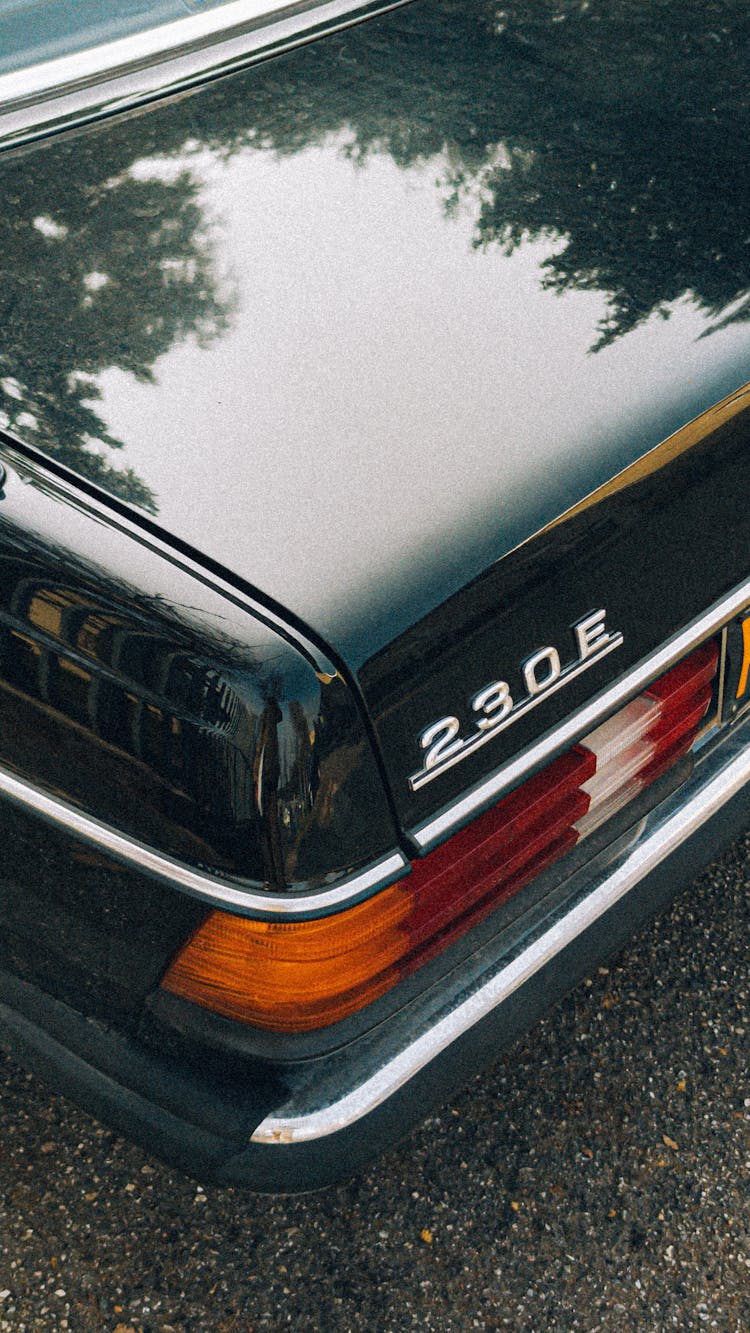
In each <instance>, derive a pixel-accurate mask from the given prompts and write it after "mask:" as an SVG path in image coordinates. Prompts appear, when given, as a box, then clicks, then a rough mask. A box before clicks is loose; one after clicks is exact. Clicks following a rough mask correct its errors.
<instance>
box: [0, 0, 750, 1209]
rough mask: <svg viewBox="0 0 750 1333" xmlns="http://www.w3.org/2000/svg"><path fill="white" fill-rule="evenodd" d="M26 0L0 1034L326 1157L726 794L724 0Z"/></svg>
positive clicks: (741, 313)
mask: <svg viewBox="0 0 750 1333" xmlns="http://www.w3.org/2000/svg"><path fill="white" fill-rule="evenodd" d="M47 8H48V11H49V13H50V14H52V13H53V11H54V12H55V22H57V23H58V28H55V29H54V31H53V29H52V28H51V27H50V28H44V29H42V28H40V26H39V24H38V22H37V26H36V27H34V26H33V24H32V26H31V27H30V28H29V27H28V26H27V28H25V29H24V30H23V32H24V34H25V36H24V38H23V40H24V41H26V42H28V51H26V54H25V55H24V52H23V51H22V50H21V38H19V37H15V38H14V37H13V33H16V34H18V33H19V32H20V31H21V29H20V28H19V27H18V26H16V28H13V27H12V25H13V24H14V23H15V24H16V25H18V24H19V23H20V22H21V20H22V19H23V16H24V14H25V15H26V18H27V19H28V16H29V14H34V13H35V12H36V10H38V11H39V12H42V9H43V7H42V9H40V8H39V7H38V6H37V7H36V10H32V9H28V8H26V9H24V7H23V6H21V7H20V8H19V7H18V6H11V7H4V6H3V5H2V3H1V2H0V37H2V34H3V24H5V25H6V30H5V42H4V43H2V42H0V50H2V51H3V52H5V53H6V54H5V55H3V56H0V150H2V151H0V180H1V181H2V196H3V200H4V208H3V211H2V217H1V219H0V228H2V241H1V243H0V273H1V280H0V428H1V429H0V457H1V459H2V464H3V468H4V472H3V485H2V495H1V498H0V565H1V568H2V579H1V580H0V717H1V718H2V728H1V730H0V735H1V736H2V743H1V745H0V794H1V795H2V797H3V799H2V802H1V803H0V827H1V828H2V844H3V857H2V871H1V872H0V901H1V903H2V921H3V926H2V930H0V1040H2V1043H3V1045H4V1047H5V1048H6V1049H7V1050H9V1051H11V1052H12V1053H13V1054H14V1055H16V1056H18V1057H19V1058H20V1059H21V1060H22V1061H24V1062H25V1063H26V1064H27V1065H28V1066H29V1067H30V1068H32V1069H34V1070H36V1071H37V1072H39V1073H41V1074H42V1075H44V1076H45V1077H47V1078H49V1079H50V1080H51V1081H52V1082H53V1083H54V1085H55V1086H56V1087H58V1088H59V1089H61V1090H62V1091H64V1092H66V1093H68V1094H69V1095H70V1096H72V1097H73V1098H74V1099H75V1100H77V1101H78V1102H80V1103H81V1104H82V1105H85V1106H86V1107H88V1108H89V1109H90V1110H91V1111H92V1112H93V1113H94V1114H96V1115H97V1116H99V1117H101V1118H102V1119H104V1120H106V1121H107V1122H109V1123H110V1124H112V1125H114V1126H115V1127H117V1128H118V1129H121V1130H122V1131H123V1132H125V1133H127V1134H129V1135H130V1136H132V1137H133V1138H134V1139H136V1140H138V1141H139V1142H141V1143H143V1144H144V1145H146V1146H147V1147H148V1148H149V1149H151V1150H153V1151H155V1152H157V1153H159V1154H161V1155H163V1156H164V1157H165V1158H167V1159H168V1160H170V1161H172V1162H175V1163H177V1164H179V1165H180V1166H181V1167H183V1168H184V1169H186V1170H188V1171H190V1172H192V1173H194V1174H196V1175H199V1176H202V1177H204V1178H206V1177H209V1178H212V1179H215V1180H218V1181H224V1182H234V1183H241V1184H247V1185H249V1186H251V1187H253V1188H256V1189H261V1190H300V1189H309V1188H314V1187H316V1186H320V1185H323V1184H326V1183H328V1182H331V1181H335V1180H337V1179H339V1178H341V1177H343V1176H345V1175H347V1174H349V1173H351V1172H352V1171H354V1170H356V1169H357V1167H358V1166H359V1165H360V1164H361V1163H362V1162H363V1161H365V1160H366V1159H367V1158H368V1157H370V1156H371V1155H372V1154H373V1153H376V1152H377V1151H379V1150H381V1149H382V1148H383V1147H384V1146H385V1145H387V1144H389V1143H390V1142H392V1141H393V1140H394V1139H395V1138H396V1137H397V1136H398V1135H400V1134H402V1133H403V1132H404V1131H405V1130H406V1129H407V1128H408V1127H409V1126H410V1125H411V1124H413V1123H414V1122H415V1121H416V1120H418V1119H419V1118H420V1117H422V1116H423V1115H424V1114H426V1112H427V1111H428V1109H429V1108H431V1107H432V1106H433V1105H435V1104H436V1103H437V1102H438V1101H439V1100H440V1099H443V1098H445V1097H446V1096H448V1095H449V1094H450V1093H451V1091H452V1090H454V1089H456V1088H457V1087H459V1086H461V1084H462V1082H463V1081H464V1080H465V1079H466V1078H467V1077H468V1076H469V1075H470V1074H471V1073H472V1072H474V1071H475V1070H476V1069H477V1068H478V1067H479V1066H480V1065H481V1064H482V1063H484V1062H488V1061H490V1060H492V1059H493V1058H494V1057H495V1056H496V1054H497V1053H498V1051H499V1050H500V1049H501V1048H502V1047H503V1046H505V1045H507V1044H508V1043H509V1042H510V1041H512V1040H513V1038H514V1037H515V1036H517V1035H518V1034H519V1033H520V1032H521V1031H522V1030H523V1029H524V1028H526V1027H527V1026H528V1025H529V1024H530V1023H531V1022H533V1021H534V1019H535V1018H536V1017H537V1016H538V1015H539V1014H540V1013H541V1012H543V1011H544V1009H546V1008H547V1007H548V1006H549V1005H550V1004H551V1003H552V1002H553V1001H554V999H555V998H556V997H557V996H559V995H560V994H562V993H563V992H564V991H565V990H566V989H568V988H570V987H571V986H573V985H574V984H575V983H576V982H577V981H578V980H579V979H580V978H581V977H583V976H585V975H586V974H587V972H588V971H589V970H590V969H591V968H592V966H594V965H595V964H596V963H597V962H601V961H602V960H603V959H605V958H606V957H607V956H609V955H610V954H612V953H613V952H615V951H616V950H617V949H618V948H620V946H621V944H622V943H623V941H625V940H626V939H627V938H628V937H629V935H630V934H631V933H632V931H633V930H634V929H635V928H636V927H637V926H638V925H639V924H640V923H641V922H643V921H645V920H647V919H649V917H650V916H652V915H653V914H654V913H655V912H656V911H657V910H658V909H659V908H660V907H661V906H662V905H663V904H664V903H665V902H666V901H667V900H668V899H669V897H670V896H671V895H672V894H673V893H674V891H675V890H676V888H677V887H678V886H679V884H680V883H681V882H682V881H683V880H684V879H685V878H686V877H688V876H690V875H692V874H694V873H695V872H696V871H697V870H698V869H699V867H700V866H701V865H703V864H704V863H705V862H706V861H707V860H708V859H709V858H710V857H711V856H713V855H714V853H715V852H716V851H717V850H718V849H719V848H720V847H721V846H723V845H724V843H725V842H726V841H727V840H728V839H730V838H731V837H733V836H734V835H736V833H738V832H739V831H740V830H741V829H742V828H743V827H745V825H746V823H747V816H748V806H749V796H748V781H750V714H749V713H748V712H747V711H746V710H747V705H748V704H750V516H749V513H748V502H747V495H748V492H749V487H750V448H749V447H748V439H749V435H748V431H749V427H750V410H749V409H750V387H749V386H748V381H750V372H749V371H748V365H750V327H748V322H747V315H748V311H749V310H750V302H749V300H748V291H750V229H749V226H750V224H749V221H748V219H749V218H750V208H748V205H749V204H750V187H749V186H748V184H747V176H746V173H745V171H744V163H743V162H742V161H741V160H740V159H739V157H738V152H737V147H736V145H737V144H738V143H742V142H744V131H745V129H746V127H747V122H748V119H749V112H748V104H747V97H746V89H747V50H748V41H747V39H748V35H749V34H748V28H749V27H750V20H749V19H748V17H747V15H746V14H745V13H744V12H743V11H739V10H738V9H737V8H736V7H735V6H732V5H730V4H717V5H713V6H706V8H705V12H703V11H702V12H701V13H699V14H696V13H691V14H690V16H689V17H688V16H686V15H685V13H684V7H682V6H679V5H677V4H672V3H665V4H661V5H658V6H655V5H653V4H651V3H648V4H647V3H635V4H632V5H629V6H627V9H626V11H624V12H623V11H621V7H620V6H619V5H615V4H614V3H608V2H607V0H593V2H592V4H590V5H587V6H581V5H579V4H578V3H575V4H574V3H572V0H555V3H553V4H551V5H545V6H544V7H541V6H537V7H534V6H532V7H531V9H529V7H528V6H524V5H520V4H510V5H506V6H505V8H504V9H503V10H502V11H499V10H497V9H496V8H495V7H494V6H492V5H490V4H488V3H487V2H486V0H477V2H476V3H469V4H461V5H458V4H455V3H453V2H452V0H414V3H412V4H409V5H399V6H391V7H384V6H381V7H380V12H376V7H372V6H370V7H368V8H361V9H359V10H355V9H353V8H351V7H346V6H342V5H325V4H323V5H320V6H317V7H316V6H308V7H307V8H305V7H289V8H287V9H281V10H279V9H275V10H274V9H273V7H271V9H270V10H267V11H264V10H262V8H260V7H257V6H256V7H255V9H254V10H253V7H252V6H249V5H245V4H244V0H237V3H231V4H225V5H223V6H222V5H219V6H214V7H211V6H208V7H206V6H201V5H199V4H196V5H195V6H192V8H193V9H194V10H195V12H194V13H192V14H187V15H185V16H184V17H179V16H177V9H178V7H177V6H175V7H174V11H173V10H172V9H170V8H169V6H167V5H166V4H165V6H164V7H163V8H159V7H158V6H154V9H153V21H152V22H150V26H149V23H146V22H145V20H143V18H142V16H141V18H140V19H137V21H136V20H132V22H131V17H132V16H130V15H129V10H128V8H127V6H126V7H125V9H124V10H122V11H120V12H119V14H118V16H116V22H117V23H119V24H120V27H119V28H117V29H116V30H115V29H112V30H110V29H109V28H108V29H107V31H106V32H103V31H101V30H100V29H99V28H97V27H96V25H95V24H94V26H93V27H92V30H91V34H93V35H91V34H88V35H86V34H84V35H85V36H86V42H89V46H86V42H84V41H83V38H82V37H81V34H82V32H83V30H84V20H83V17H80V18H79V22H78V23H76V22H70V21H68V19H66V10H65V7H64V6H63V7H62V8H60V7H59V6H48V7H47ZM93 12H94V11H93V10H92V13H93ZM69 13H72V11H69ZM86 13H87V11H86V10H85V8H84V9H82V10H80V15H81V16H83V15H85V14H86ZM96 13H97V14H98V19H97V22H99V20H101V21H102V22H103V21H104V20H103V19H102V18H101V11H96ZM19 15H21V19H19ZM207 16H208V17H207ZM222 16H223V17H222ZM196 18H199V19H200V20H201V22H202V23H203V24H204V27H203V28H200V27H198V28H196V27H195V26H194V27H192V28H190V29H189V32H188V30H187V29H184V28H180V27H179V25H180V24H184V23H193V21H194V19H196ZM157 19H158V22H157ZM107 21H108V22H109V20H107ZM112 21H113V22H114V21H115V20H112ZM92 22H93V20H92ZM51 23H52V18H50V24H51ZM66 24H67V26H66ZM128 24H130V25H131V26H130V27H128ZM134 24H136V26H135V27H134V26H133V25H134ZM137 25H140V26H137ZM175 25H177V26H175ZM209 30H210V31H209ZM9 34H10V35H9ZM144 34H145V35H144ZM154 34H156V37H154ZM165 34H166V35H165ZM14 41H16V43H17V44H16V45H15V46H14V45H13V42H14ZM35 42H36V43H37V44H36V45H35V44H34V43H35ZM139 42H140V43H141V44H140V45H139ZM76 43H78V45H76ZM122 43H125V46H123V45H122ZM144 43H145V44H144ZM84 48H85V49H84ZM115 48H116V49H115ZM8 52H10V53H11V54H10V55H9V54H7V53H8ZM97 53H98V54H99V57H100V58H99V59H98V60H97V58H96V57H97ZM22 57H23V58H22ZM3 61H5V64H3ZM76 62H78V63H76Z"/></svg>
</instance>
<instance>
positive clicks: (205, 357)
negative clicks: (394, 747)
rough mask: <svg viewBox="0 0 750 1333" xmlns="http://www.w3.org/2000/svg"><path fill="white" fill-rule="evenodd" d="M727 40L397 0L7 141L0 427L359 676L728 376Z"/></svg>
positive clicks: (742, 249)
mask: <svg viewBox="0 0 750 1333" xmlns="http://www.w3.org/2000/svg"><path fill="white" fill-rule="evenodd" d="M747 28H748V20H747V16H746V15H744V14H743V13H742V12H739V11H738V10H737V9H736V7H734V6H731V5H721V4H720V5H718V6H717V7H708V8H706V9H705V11H704V10H699V11H697V12H696V11H695V10H691V11H690V13H689V14H688V13H686V12H685V9H684V6H680V5H677V4H666V5H659V6H653V5H652V4H647V3H638V2H636V3H635V4H633V5H628V7H627V10H626V11H625V10H621V7H620V6H618V5H616V4H614V3H607V4H603V5H601V4H598V5H596V6H592V7H588V8H583V9H582V8H581V6H580V5H578V4H577V3H576V4H573V3H561V4H560V5H559V6H558V7H557V8H556V9H555V11H554V13H553V12H552V11H551V10H549V9H540V8H539V7H536V8H534V9H532V10H529V7H528V5H525V4H522V3H520V0H518V3H512V4H510V5H505V6H504V7H503V13H502V16H501V17H498V14H497V11H496V7H494V6H492V5H489V4H488V3H485V0H474V2H473V3H470V4H463V3H462V4H458V3H448V2H447V0H424V2H423V0H417V3H414V4H412V5H410V6H408V7H406V8H405V9H403V10H400V11H398V12H394V13H392V14H389V15H385V16H382V17H380V18H377V19H373V20H371V21H369V22H367V23H366V24H364V25H362V26H361V27H360V28H358V29H356V30H351V31H348V32H346V33H343V34H340V35H338V36H328V37H326V38H325V39H324V40H321V41H319V42H313V43H311V44H309V45H307V46H304V47H301V48H300V49H299V50H297V51H294V52H290V53H288V54H286V55H284V56H280V57H278V58H276V59H273V60H271V61H269V62H268V63H266V64H265V65H264V66H259V67H257V68H255V69H253V70H250V71H247V72H246V73H244V74H242V75H240V76H237V77H233V78H231V79H227V80H225V81H222V82H218V83H216V84H214V85H212V86H210V87H205V88H204V89H202V90H201V91H200V92H199V93H197V94H196V95H195V96H193V97H190V98H188V99H187V100H185V101H184V102H182V103H179V104H173V105H164V106H161V107H157V108H154V109H153V110H152V111H151V112H150V113H148V114H145V115H143V116H140V117H138V118H133V119H132V120H130V121H124V122H121V123H114V122H113V123H102V124H100V125H98V126H96V127H95V128H94V129H92V130H91V132H90V133H87V134H85V135H81V136H80V137H77V138H73V139H67V140H66V139H60V140H58V141H53V142H50V143H48V144H45V145H43V146H42V147H40V148H38V149H37V150H36V151H34V152H29V153H28V154H27V155H26V156H23V157H19V158H18V159H15V160H14V159H7V160H3V162H2V165H1V166H0V181H1V182H2V188H3V195H4V198H5V200H6V201H7V207H6V210H5V218H4V221H3V222H2V223H0V248H1V249H2V252H3V254H4V256H5V259H4V271H6V270H7V273H8V274H9V276H4V279H3V287H2V295H1V296H0V321H1V322H2V330H3V336H2V340H1V343H0V384H1V385H2V386H3V387H2V390H1V392H2V400H1V401H0V408H2V410H4V411H5V413H6V416H7V418H8V424H9V427H10V429H12V430H13V431H14V432H15V433H17V434H18V435H20V436H21V437H22V438H23V439H25V440H26V441H27V442H28V443H30V444H34V445H35V446H36V447H38V448H40V449H42V450H46V451H49V452H52V453H54V454H55V455H56V456H57V457H59V458H61V459H62V460H63V461H65V462H66V463H67V464H68V465H69V466H71V467H74V468H77V469H78V470H79V472H81V473H82V474H85V475H86V476H88V477H89V478H91V479H93V480H96V481H98V482H100V483H101V484H103V485H104V486H106V487H108V488H109V489H111V490H112V491H113V492H114V493H116V494H118V495H120V496H122V497H123V498H125V499H127V500H128V501H129V502H130V503H132V504H134V505H138V506H140V507H141V508H142V509H143V510H144V511H146V512H151V513H154V512H158V516H159V521H160V522H161V523H162V525H163V526H164V527H165V528H166V529H167V530H169V531H171V532H173V533H174V534H175V535H176V536H179V537H181V538H182V539H183V540H185V541H187V542H189V543H190V544H191V545H192V546H193V547H195V548H196V549H198V550H203V551H204V552H205V553H206V554H207V555H209V556H210V557H211V558H212V559H214V560H216V561H218V562H220V563H221V564H223V565H224V566H225V567H226V568H227V569H229V570H230V571H232V572H233V574H234V575H235V576H236V577H238V578H242V579H244V580H247V581H249V582H250V583H252V584H254V585H255V586H256V587H258V588H259V589H260V590H262V592H263V593H264V594H265V595H266V596H267V597H270V598H272V599H274V600H275V602H276V603H278V604H280V605H283V606H286V607H287V608H288V610H289V611H290V613H293V614H294V615H295V616H296V617H298V618H299V619H300V620H301V621H303V622H306V623H307V624H309V625H311V626H312V627H313V629H314V630H315V631H316V632H317V633H318V634H319V635H321V636H322V637H323V638H325V639H326V640H327V641H328V642H329V643H330V645H331V648H332V650H335V651H336V652H337V653H338V654H339V655H340V656H341V657H342V658H343V659H344V660H345V661H346V663H347V664H348V666H349V668H350V670H352V671H356V670H359V669H360V668H362V667H363V665H364V664H365V663H366V662H367V661H369V660H370V659H371V658H372V657H374V656H375V655H376V654H378V653H379V652H381V651H382V650H383V649H384V648H385V646H386V645H387V644H388V643H390V642H391V641H392V640H393V639H394V638H397V637H398V636H399V635H400V634H403V633H406V632H407V631H408V630H409V629H410V627H411V626H412V625H414V624H415V623H417V622H418V621H421V620H422V619H423V618H424V617H425V616H427V615H429V614H430V613H431V612H432V611H434V610H435V608H436V607H438V606H439V605H441V604H442V603H443V602H444V601H445V600H446V599H448V598H450V597H452V596H454V595H455V594H456V593H457V592H458V591H459V590H460V589H461V588H462V587H464V586H466V585H467V584H468V583H470V582H471V581H472V580H474V579H476V578H477V577H478V576H479V575H480V574H481V573H482V571H483V570H485V569H486V568H487V567H488V566H489V565H491V564H492V563H494V562H495V561H496V560H498V559H499V558H501V557H502V556H503V555H504V554H506V553H507V552H508V551H511V550H513V549H515V548H516V547H517V546H518V545H519V544H520V543H521V542H523V541H526V540H528V539H529V538H531V537H532V536H533V535H534V534H535V533H536V532H538V531H539V530H541V529H542V528H543V527H544V526H545V525H546V524H548V523H549V522H551V521H553V520H554V519H555V518H556V517H557V516H558V515H559V514H561V513H562V512H564V511H565V510H566V509H567V508H569V507H570V506H571V505H573V504H575V503H577V502H578V501H579V500H580V499H581V498H582V497H583V496H584V495H586V494H587V493H588V492H589V491H591V490H592V489H594V488H595V487H596V486H598V485H600V484H602V483H604V482H605V481H606V480H607V479H608V478H609V477H610V476H612V475H613V473H615V472H616V471H618V470H619V469H621V468H622V467H625V466H627V465H629V464H631V463H632V462H633V461H634V460H636V459H637V458H640V457H642V456H643V455H644V454H645V453H646V452H647V451H648V450H649V449H650V448H652V447H654V446H655V445H657V444H658V443H659V442H660V441H661V440H663V439H664V438H665V437H666V436H668V435H669V434H670V433H671V432H672V431H674V430H675V429H678V428H679V427H681V426H683V425H684V424H685V422H687V421H688V420H690V419H691V418H692V417H694V416H695V415H697V414H698V413H699V412H701V411H702V410H704V409H706V408H707V407H709V406H710V405H711V404H712V403H713V402H715V401H717V400H718V399H719V398H721V397H722V396H723V395H725V394H726V393H728V392H731V391H732V390H734V389H736V388H737V387H739V386H740V385H741V384H742V383H744V382H745V381H746V380H747V379H748V373H747V366H748V364H749V363H750V330H748V326H747V322H746V314H747V309H748V307H747V303H746V301H745V296H746V293H747V291H748V289H749V288H750V259H749V258H748V256H749V255H750V248H748V246H747V245H746V230H747V216H748V213H749V212H750V186H749V185H748V181H747V178H746V173H745V172H744V171H743V170H742V169H741V168H740V166H739V163H738V154H737V151H736V147H735V145H736V143H737V142H738V141H742V140H743V138H744V137H746V132H747V129H748V128H750V127H748V124H747V115H748V112H747V102H746V87H747V69H746V53H747V43H746V40H745V38H746V36H747ZM707 335H710V336H707ZM545 634H546V621H545V624H543V625H538V626H535V627H534V632H533V633H532V634H531V636H530V637H531V641H532V643H536V642H538V641H539V637H540V635H541V636H542V637H544V636H545Z"/></svg>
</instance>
